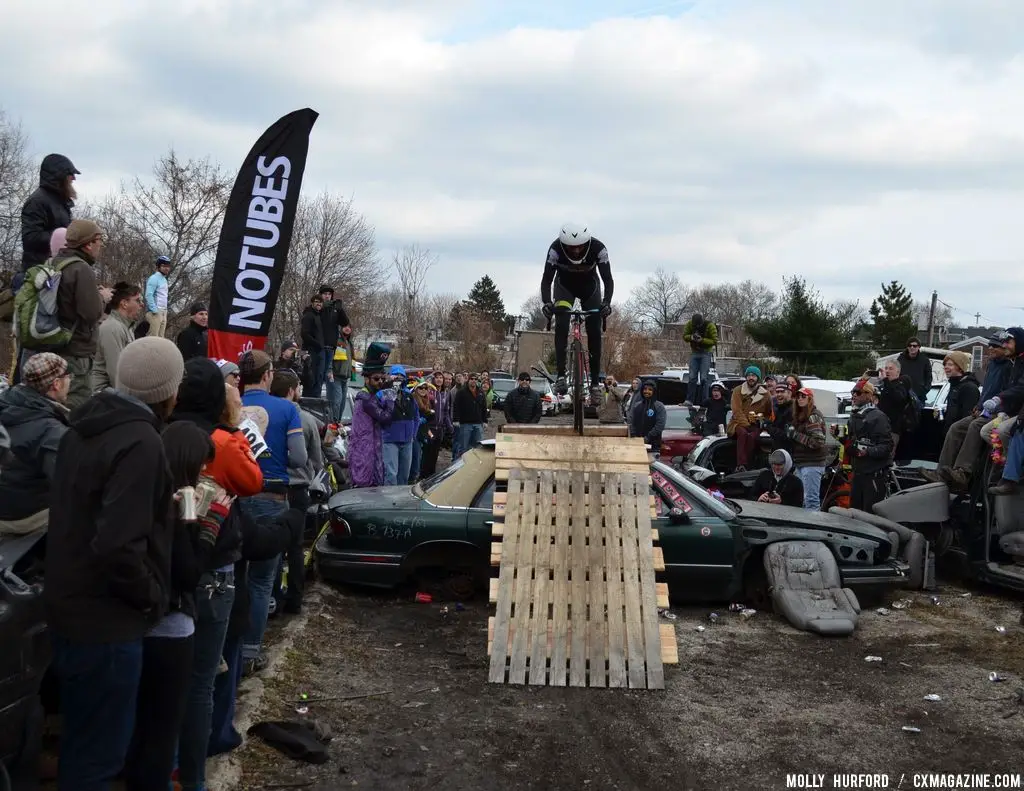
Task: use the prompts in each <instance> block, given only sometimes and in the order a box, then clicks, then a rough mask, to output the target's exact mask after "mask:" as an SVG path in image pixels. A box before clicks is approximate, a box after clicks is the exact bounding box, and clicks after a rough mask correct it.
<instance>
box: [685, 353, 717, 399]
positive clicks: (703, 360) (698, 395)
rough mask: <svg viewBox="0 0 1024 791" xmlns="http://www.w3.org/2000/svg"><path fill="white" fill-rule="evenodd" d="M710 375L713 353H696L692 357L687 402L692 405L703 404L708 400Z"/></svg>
mask: <svg viewBox="0 0 1024 791" xmlns="http://www.w3.org/2000/svg"><path fill="white" fill-rule="evenodd" d="M710 375H711V352H694V353H693V356H692V357H690V381H689V384H688V385H687V388H686V391H687V392H686V400H687V401H689V402H690V403H691V404H703V403H704V402H705V401H706V400H707V398H708V389H709V388H710V383H709V382H708V377H709V376H710ZM698 379H699V380H700V381H698Z"/></svg>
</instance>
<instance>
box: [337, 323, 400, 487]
mask: <svg viewBox="0 0 1024 791" xmlns="http://www.w3.org/2000/svg"><path fill="white" fill-rule="evenodd" d="M390 356H391V347H390V346H388V345H387V344H386V343H377V342H374V343H371V344H370V346H369V348H368V349H367V350H366V356H365V357H364V358H363V379H364V381H365V383H366V384H365V387H363V389H362V390H360V391H359V392H358V393H356V397H355V403H354V404H353V408H352V431H351V433H350V434H349V440H348V465H349V466H348V471H349V476H350V477H351V479H352V486H353V487H356V488H360V487H367V486H383V485H384V441H383V429H384V428H385V427H387V426H390V425H391V420H392V418H393V417H394V414H395V391H394V390H393V389H392V387H391V379H390V377H389V376H388V375H387V374H386V373H384V367H385V366H386V365H387V362H388V357H390Z"/></svg>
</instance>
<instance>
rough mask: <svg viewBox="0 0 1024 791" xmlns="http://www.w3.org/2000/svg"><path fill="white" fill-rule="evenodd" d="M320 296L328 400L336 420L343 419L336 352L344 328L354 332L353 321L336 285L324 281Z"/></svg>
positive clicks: (340, 384)
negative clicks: (337, 380) (349, 318)
mask: <svg viewBox="0 0 1024 791" xmlns="http://www.w3.org/2000/svg"><path fill="white" fill-rule="evenodd" d="M319 293H320V298H321V299H322V300H323V301H324V308H323V312H322V313H321V314H320V315H321V324H322V325H323V330H324V358H325V360H326V361H327V362H326V363H325V371H326V373H325V374H324V380H325V381H326V383H327V402H328V403H329V404H330V405H331V414H332V417H333V418H334V419H335V420H341V412H342V408H343V407H344V404H343V403H342V383H341V382H335V381H334V352H335V350H336V349H337V348H338V337H339V335H340V334H341V331H342V330H343V329H346V328H347V329H348V331H349V333H350V334H351V332H352V323H351V322H350V321H349V320H348V313H346V312H345V308H344V306H342V304H341V300H340V299H335V298H334V286H332V285H330V284H329V283H324V284H323V285H322V286H320V292H319Z"/></svg>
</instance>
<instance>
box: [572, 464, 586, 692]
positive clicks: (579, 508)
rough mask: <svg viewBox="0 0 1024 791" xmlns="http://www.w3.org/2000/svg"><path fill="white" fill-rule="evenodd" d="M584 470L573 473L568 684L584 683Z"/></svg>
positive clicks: (583, 684) (578, 684)
mask: <svg viewBox="0 0 1024 791" xmlns="http://www.w3.org/2000/svg"><path fill="white" fill-rule="evenodd" d="M584 485H585V484H584V479H583V470H580V469H576V470H573V473H572V510H571V513H570V516H569V518H570V520H571V521H572V537H571V539H570V540H571V541H572V547H571V550H572V551H571V558H572V560H571V572H570V573H571V575H572V586H571V592H570V601H569V618H570V622H571V624H572V640H571V643H570V645H571V650H570V654H569V686H571V687H584V686H586V685H587V582H586V574H587V560H588V555H587V546H586V543H587V528H586V519H587V507H586V502H585V499H584V494H585V492H584Z"/></svg>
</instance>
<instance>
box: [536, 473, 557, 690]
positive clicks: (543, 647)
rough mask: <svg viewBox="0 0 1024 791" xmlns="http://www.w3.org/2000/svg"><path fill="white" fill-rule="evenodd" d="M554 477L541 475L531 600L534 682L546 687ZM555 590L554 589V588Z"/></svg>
mask: <svg viewBox="0 0 1024 791" xmlns="http://www.w3.org/2000/svg"><path fill="white" fill-rule="evenodd" d="M553 490H554V475H553V473H551V472H549V471H545V472H542V473H541V474H540V493H539V494H538V498H539V499H538V503H537V545H536V548H535V550H534V562H533V569H534V575H533V590H532V591H531V595H530V598H531V600H532V602H533V609H532V612H531V613H530V641H531V649H530V683H531V684H545V683H547V679H548V650H547V648H548V646H547V630H548V620H549V618H548V599H549V598H550V597H551V589H550V587H549V582H548V575H549V574H550V573H551V518H552V513H551V511H552V508H551V499H552V492H553ZM551 587H553V586H551Z"/></svg>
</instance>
